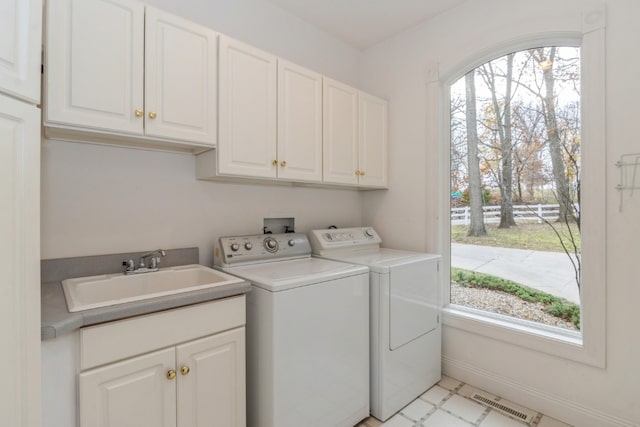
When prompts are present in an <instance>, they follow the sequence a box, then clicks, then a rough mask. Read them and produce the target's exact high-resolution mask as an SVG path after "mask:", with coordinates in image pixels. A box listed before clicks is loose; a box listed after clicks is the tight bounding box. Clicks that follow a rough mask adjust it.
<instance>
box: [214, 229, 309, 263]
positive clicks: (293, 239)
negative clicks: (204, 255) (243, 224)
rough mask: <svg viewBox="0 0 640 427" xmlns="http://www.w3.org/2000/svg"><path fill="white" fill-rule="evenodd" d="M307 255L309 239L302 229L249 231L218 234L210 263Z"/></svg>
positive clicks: (253, 260)
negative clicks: (292, 230) (279, 231)
mask: <svg viewBox="0 0 640 427" xmlns="http://www.w3.org/2000/svg"><path fill="white" fill-rule="evenodd" d="M310 255H311V245H310V244H309V239H308V238H307V236H306V235H304V234H302V233H283V234H252V235H247V236H228V237H221V238H220V239H219V240H218V246H217V247H216V248H215V250H214V256H213V263H214V265H216V266H219V267H228V266H229V265H233V264H239V263H259V262H266V261H273V260H276V259H283V258H300V257H305V256H310Z"/></svg>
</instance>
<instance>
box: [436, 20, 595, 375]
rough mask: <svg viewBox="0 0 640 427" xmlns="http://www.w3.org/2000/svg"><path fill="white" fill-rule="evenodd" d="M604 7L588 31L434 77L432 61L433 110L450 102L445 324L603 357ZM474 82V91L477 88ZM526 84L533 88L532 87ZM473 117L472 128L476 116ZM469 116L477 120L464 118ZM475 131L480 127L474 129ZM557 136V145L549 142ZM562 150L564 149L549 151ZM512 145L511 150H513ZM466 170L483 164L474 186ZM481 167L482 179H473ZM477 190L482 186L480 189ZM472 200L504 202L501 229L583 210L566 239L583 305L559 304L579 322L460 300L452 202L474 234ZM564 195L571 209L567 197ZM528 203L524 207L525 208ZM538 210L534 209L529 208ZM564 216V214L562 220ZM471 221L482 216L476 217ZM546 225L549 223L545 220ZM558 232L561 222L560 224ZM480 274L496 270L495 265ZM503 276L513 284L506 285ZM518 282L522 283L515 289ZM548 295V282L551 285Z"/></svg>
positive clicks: (581, 356) (588, 358) (526, 43)
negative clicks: (550, 208) (551, 321)
mask: <svg viewBox="0 0 640 427" xmlns="http://www.w3.org/2000/svg"><path fill="white" fill-rule="evenodd" d="M596 15H597V16H598V17H600V19H596V20H593V22H592V21H589V25H586V24H585V26H584V28H583V31H584V32H583V33H563V34H550V35H544V34H543V35H536V36H531V37H529V38H526V39H519V40H516V41H514V42H512V43H505V44H504V45H502V46H500V47H499V48H497V49H495V50H494V52H493V53H491V52H485V54H484V55H482V56H479V57H476V58H472V59H469V60H468V61H467V62H466V63H465V62H464V61H463V62H462V65H460V66H459V67H458V68H457V69H455V70H450V71H449V73H446V74H445V75H443V76H438V74H439V71H438V68H437V66H435V67H431V68H430V69H428V70H427V79H428V84H427V91H428V94H429V96H430V97H431V98H430V99H433V100H434V101H433V104H431V105H432V106H431V107H430V108H432V109H433V111H435V108H436V106H437V105H444V106H445V110H444V111H443V114H444V120H443V121H442V122H441V123H442V126H443V127H442V128H441V132H440V134H441V135H442V136H443V138H442V139H441V141H442V144H443V145H442V147H443V151H442V153H443V160H444V161H443V163H442V164H443V166H442V167H443V169H442V191H441V194H442V197H443V198H442V202H443V203H442V204H441V207H442V208H441V209H442V210H441V215H440V225H441V227H440V230H441V239H442V240H441V241H442V242H444V246H443V248H442V252H443V254H444V255H445V256H444V265H445V266H446V267H449V268H444V269H443V283H444V284H443V296H444V298H443V302H444V308H443V322H444V324H445V325H447V326H450V327H454V328H459V329H462V330H466V331H469V332H472V333H476V334H481V335H485V336H488V337H491V338H494V339H496V340H502V341H507V342H509V343H511V344H515V345H520V346H523V347H528V348H531V349H535V350H536V351H541V352H545V353H548V354H552V355H556V356H560V357H566V358H568V359H571V360H576V361H580V362H583V363H587V364H590V365H594V366H600V367H603V366H604V365H605V345H606V340H605V332H606V328H605V308H606V303H605V295H606V290H605V286H606V275H605V261H604V256H605V247H604V242H605V238H604V236H605V203H604V201H603V198H604V197H605V190H606V187H605V163H604V162H605V136H606V134H605V112H606V109H605V105H604V103H603V102H602V100H603V99H605V96H604V95H605V94H604V91H605V67H604V64H605V57H604V50H605V48H604V45H605V44H604V14H603V13H600V14H596ZM596 15H594V16H596ZM578 64H579V65H578ZM578 71H579V73H578ZM576 74H579V75H576ZM472 86H474V88H475V95H474V94H472V93H471V94H470V92H469V91H470V90H471V87H472ZM468 89H469V91H468ZM525 93H528V94H529V95H530V96H529V95H527V96H528V97H527V96H525ZM440 95H443V96H444V99H442V101H438V102H436V101H435V99H436V98H437V97H438V96H440ZM467 99H469V100H471V99H473V100H475V109H476V111H475V114H474V113H473V112H471V113H468V111H467V109H472V108H473V106H472V105H471V103H470V102H469V103H468V102H467ZM447 107H450V108H447ZM469 111H470V110H469ZM473 117H475V121H476V123H475V126H474V125H473V123H471V122H472V121H473V120H472V119H473ZM554 118H555V123H554V122H553V120H554ZM467 119H469V120H470V121H469V122H467ZM474 129H475V131H476V133H477V135H475V136H474V133H473V130H474ZM468 131H469V133H468ZM473 138H477V141H478V142H477V143H476V144H467V141H468V140H469V139H473ZM552 139H554V141H553V143H554V144H556V145H555V147H552V144H550V141H551V140H552ZM558 142H559V144H558ZM469 147H471V150H472V151H473V150H475V149H477V153H476V152H471V153H470V156H469ZM474 147H475V148H474ZM558 149H559V150H560V153H561V154H558V152H557V151H556V152H553V151H552V150H558ZM505 153H507V154H508V155H506V156H505ZM554 156H555V157H562V160H563V162H562V163H563V165H564V172H562V171H561V170H560V172H559V173H558V170H555V171H554ZM469 157H471V158H474V159H477V160H478V163H477V170H476V169H475V166H476V162H475V161H474V162H471V163H470V162H469V159H468V158H469ZM556 160H557V159H556ZM470 164H471V165H472V166H471V168H469V165H470ZM555 169H557V167H556V168H555ZM463 172H464V175H463ZM509 172H510V173H511V177H510V178H509V176H508V174H509ZM470 173H471V174H475V177H473V178H472V179H473V180H474V183H475V185H476V188H475V190H472V189H471V188H470V180H471V179H470V177H469V174H470ZM478 173H479V175H480V179H479V182H480V185H479V189H478V185H477V179H476V178H477V176H478ZM560 176H564V178H565V180H566V182H564V183H562V182H559V180H558V178H559V177H560ZM465 177H466V178H465ZM471 192H474V195H473V196H472V195H471ZM478 193H479V194H478ZM472 198H473V200H474V203H473V204H474V207H475V208H476V209H477V208H478V204H479V205H480V208H483V207H488V206H490V205H495V206H497V207H496V208H494V209H496V210H497V213H496V214H495V215H496V216H497V218H498V219H497V221H498V222H497V223H496V225H495V229H496V230H497V229H498V228H497V227H498V226H499V225H500V224H501V222H503V224H502V225H503V226H504V227H509V226H510V222H511V220H513V222H515V223H516V224H523V223H524V222H523V221H522V219H523V218H524V217H527V216H529V217H535V218H536V219H535V221H538V220H539V221H542V224H545V222H544V221H545V219H546V220H548V221H549V222H550V223H551V225H553V226H555V227H560V226H562V227H565V226H567V225H568V226H569V227H576V226H577V222H576V220H577V221H579V224H580V227H579V233H574V237H573V239H574V241H571V238H569V240H568V241H567V240H565V241H564V244H565V245H566V246H567V249H568V251H567V252H568V253H564V249H563V250H562V251H561V252H560V254H561V255H562V256H564V257H565V259H566V261H567V262H569V263H570V265H571V261H570V259H573V262H576V261H579V266H578V264H576V269H575V270H574V272H575V274H574V276H575V277H574V279H573V280H574V283H575V285H574V286H575V287H576V289H577V287H578V286H579V299H577V300H575V303H576V305H579V308H580V314H579V315H577V311H576V310H575V308H571V307H570V306H568V307H567V306H566V305H567V304H565V303H562V304H564V305H565V307H559V309H560V312H562V311H565V312H567V314H568V315H567V317H568V318H570V317H571V316H572V315H573V316H574V318H575V316H576V315H577V316H578V317H579V321H576V322H575V323H576V324H578V325H579V329H578V330H570V328H568V327H557V326H555V325H547V324H546V323H545V322H544V321H542V322H541V321H530V319H527V320H523V319H519V318H515V317H510V316H505V315H503V314H501V313H499V312H498V310H497V309H493V310H489V309H487V308H486V307H484V308H482V307H480V308H477V307H471V306H470V305H471V304H467V303H466V302H464V301H462V300H460V299H458V297H459V296H458V295H456V294H455V292H456V290H455V289H452V288H451V286H450V283H451V282H452V279H453V282H456V283H458V284H460V283H459V282H462V281H464V280H468V281H471V280H474V279H469V278H466V279H465V278H464V277H462V276H464V274H467V273H465V272H462V273H459V271H458V270H455V269H454V270H453V274H452V269H451V267H454V268H456V267H458V268H459V267H461V265H460V264H464V263H463V262H459V261H460V259H456V257H457V256H458V255H459V252H456V249H455V248H452V246H451V245H450V244H449V243H450V242H451V241H452V240H455V239H456V236H455V230H454V231H452V229H451V224H452V219H451V218H452V208H455V207H465V206H466V205H468V206H466V207H468V208H469V209H468V215H469V217H468V218H467V219H464V217H463V221H468V222H469V224H467V225H466V228H464V227H463V229H462V232H461V233H462V234H465V235H466V233H467V232H468V231H469V228H468V227H469V225H470V221H471V220H472V219H471V213H470V211H471V209H472V206H471V204H472V202H471V199H472ZM509 198H511V206H510V207H509V203H508V199H509ZM504 199H507V200H506V202H507V203H506V206H502V201H503V200H504ZM478 201H479V203H478ZM522 201H526V203H521V202H522ZM534 202H540V204H541V205H558V206H557V210H558V211H560V212H559V215H558V216H560V218H561V221H560V222H557V221H556V219H555V216H553V217H551V216H550V214H547V213H545V212H544V210H545V209H546V208H545V207H544V206H543V207H540V208H538V203H534ZM562 203H564V207H563V208H561V207H560V205H561V204H562ZM458 205H461V206H458ZM520 205H528V207H526V208H523V209H524V210H523V209H521V208H520V207H519V206H520ZM532 206H535V208H534V207H532ZM532 209H533V210H536V212H532V211H531V210H532ZM539 209H541V210H542V212H541V211H540V210H539ZM562 209H564V211H563V210H562ZM488 216H489V213H486V212H485V221H484V224H485V226H487V224H488V223H489V221H486V219H487V218H488ZM458 218H459V217H458ZM562 218H566V221H565V220H563V219H562ZM474 219H477V215H475V216H474ZM545 225H547V226H548V227H549V224H545ZM491 227H494V226H493V225H491ZM518 227H519V228H525V227H523V226H520V225H518ZM490 230H491V229H490ZM505 230H508V228H505ZM566 230H569V228H567V229H565V230H563V231H562V233H561V232H560V231H561V230H559V229H558V230H557V231H558V233H560V234H563V233H564V234H567V233H568V231H566ZM572 230H573V229H572ZM572 233H573V231H572ZM578 234H579V236H580V240H579V246H578V245H576V248H575V249H577V250H575V249H574V247H573V245H574V244H576V243H577V242H578V241H577V240H575V239H577V237H578ZM452 235H453V238H452ZM553 235H555V232H553V231H552V236H553ZM556 239H558V236H557V235H556ZM527 240H528V239H525V244H526V241H527ZM558 241H559V239H558V240H556V243H557V242H558ZM489 250H491V249H488V250H487V251H489ZM563 253H564V254H563ZM578 254H579V255H578ZM484 255H487V254H484ZM495 257H498V255H494V258H495ZM463 261H469V259H467V260H463ZM447 264H448V265H447ZM456 264H458V265H456ZM518 264H520V265H524V261H522V259H521V261H520V263H516V264H515V266H514V268H515V270H516V272H517V271H518V270H521V271H522V272H523V273H522V274H524V275H529V276H531V275H533V273H527V272H526V271H525V270H524V269H523V268H521V269H519V268H518ZM540 265H541V264H539V266H540ZM462 267H466V268H463V269H464V270H473V269H476V270H481V269H480V268H478V265H477V263H476V265H475V266H474V265H473V262H471V261H469V262H468V263H467V265H462ZM569 268H571V269H573V267H569ZM484 273H487V274H489V275H492V276H496V275H497V274H493V273H495V272H494V271H491V270H490V269H486V270H485V271H484ZM545 275H546V276H547V277H549V276H550V275H551V273H550V272H544V271H543V274H542V276H543V277H544V276H545ZM507 279H509V277H507ZM511 279H518V278H517V277H511ZM483 280H485V278H481V279H480V278H476V279H475V281H476V282H480V281H483ZM511 281H512V282H520V283H519V284H520V285H525V286H527V287H533V286H530V285H531V283H522V282H524V280H511ZM494 282H495V281H494V280H493V279H489V281H488V283H486V282H482V285H483V286H485V285H486V286H492V285H493V284H494ZM500 286H506V287H509V288H511V284H510V283H507V284H506V285H505V284H504V283H502V284H500ZM510 290H513V289H510ZM515 292H520V290H519V289H517V288H516V289H515ZM545 293H547V294H551V293H552V292H548V290H547V292H545ZM574 295H575V294H574ZM565 299H567V300H569V298H565ZM505 304H513V303H512V302H511V303H509V302H505ZM543 304H546V303H545V302H543ZM551 305H553V302H552V304H551ZM556 308H557V307H556ZM553 309H554V308H552V310H553ZM507 314H510V313H507ZM524 316H526V314H525V315H524ZM575 320H577V318H576V319H575ZM569 325H570V324H568V325H565V326H569Z"/></svg>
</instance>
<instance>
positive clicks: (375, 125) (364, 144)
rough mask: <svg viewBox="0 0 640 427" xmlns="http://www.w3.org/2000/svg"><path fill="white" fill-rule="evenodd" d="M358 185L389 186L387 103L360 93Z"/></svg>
mask: <svg viewBox="0 0 640 427" xmlns="http://www.w3.org/2000/svg"><path fill="white" fill-rule="evenodd" d="M358 96H359V103H360V108H359V116H360V117H359V123H360V129H359V132H358V139H359V143H358V171H359V175H358V180H359V181H358V183H359V185H360V186H364V187H372V188H373V187H376V188H386V187H387V186H388V182H387V133H388V131H387V123H388V113H387V101H385V100H383V99H380V98H376V97H375V96H372V95H369V94H366V93H364V92H360V93H359V95H358Z"/></svg>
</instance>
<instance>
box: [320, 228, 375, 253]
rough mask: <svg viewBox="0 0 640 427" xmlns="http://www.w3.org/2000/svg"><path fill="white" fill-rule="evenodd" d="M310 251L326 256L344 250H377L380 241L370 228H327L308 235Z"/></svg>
mask: <svg viewBox="0 0 640 427" xmlns="http://www.w3.org/2000/svg"><path fill="white" fill-rule="evenodd" d="M309 241H310V243H311V249H312V250H313V253H314V254H316V255H326V254H328V253H334V252H336V251H340V250H344V249H350V250H353V249H366V248H379V247H380V243H382V239H381V238H380V236H379V235H378V233H376V231H375V230H374V229H373V228H372V227H354V228H328V229H324V230H312V231H311V232H310V233H309Z"/></svg>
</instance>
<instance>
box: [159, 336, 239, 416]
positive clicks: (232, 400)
mask: <svg viewBox="0 0 640 427" xmlns="http://www.w3.org/2000/svg"><path fill="white" fill-rule="evenodd" d="M244 333H245V330H244V328H239V329H234V330H232V331H228V332H224V333H221V334H217V335H213V336H210V337H206V338H203V339H200V340H197V341H192V342H189V343H186V344H182V345H179V346H178V347H176V356H177V361H178V363H177V365H176V366H177V367H178V377H179V378H178V382H177V386H178V426H181V427H205V426H206V427H210V426H219V427H224V426H244V425H245V423H246V415H245V405H244V402H245V387H244V383H245V337H244ZM185 372H186V373H185ZM158 425H160V424H158Z"/></svg>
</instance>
